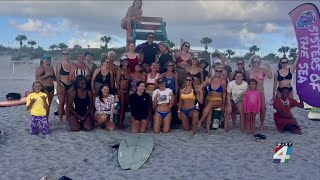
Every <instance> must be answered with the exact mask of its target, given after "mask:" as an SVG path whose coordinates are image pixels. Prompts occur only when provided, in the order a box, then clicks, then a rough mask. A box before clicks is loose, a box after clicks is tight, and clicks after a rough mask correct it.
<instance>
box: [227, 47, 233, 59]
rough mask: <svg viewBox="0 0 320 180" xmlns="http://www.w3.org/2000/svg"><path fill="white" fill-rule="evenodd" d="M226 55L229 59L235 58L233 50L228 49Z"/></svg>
mask: <svg viewBox="0 0 320 180" xmlns="http://www.w3.org/2000/svg"><path fill="white" fill-rule="evenodd" d="M226 53H227V54H228V58H230V57H231V56H233V55H234V53H235V52H234V51H232V50H231V49H227V50H226Z"/></svg>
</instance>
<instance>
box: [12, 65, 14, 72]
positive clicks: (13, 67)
mask: <svg viewBox="0 0 320 180" xmlns="http://www.w3.org/2000/svg"><path fill="white" fill-rule="evenodd" d="M12 74H13V75H14V62H13V63H12Z"/></svg>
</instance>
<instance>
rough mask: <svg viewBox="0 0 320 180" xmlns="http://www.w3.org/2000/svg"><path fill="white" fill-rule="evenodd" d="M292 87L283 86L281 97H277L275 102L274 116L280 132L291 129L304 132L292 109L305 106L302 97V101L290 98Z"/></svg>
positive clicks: (293, 131)
mask: <svg viewBox="0 0 320 180" xmlns="http://www.w3.org/2000/svg"><path fill="white" fill-rule="evenodd" d="M290 92H291V89H290V88H288V87H283V88H281V92H280V93H281V98H280V99H275V100H274V103H273V107H274V109H276V110H277V112H276V113H274V115H273V118H274V122H275V124H276V126H277V129H278V131H279V132H284V131H290V132H291V133H294V134H300V135H301V134H302V132H301V129H300V126H299V125H298V123H297V120H296V119H295V118H294V117H293V114H292V113H291V109H292V108H293V107H299V108H303V101H302V99H301V98H299V99H300V103H298V102H297V101H296V100H294V99H292V98H289V95H290Z"/></svg>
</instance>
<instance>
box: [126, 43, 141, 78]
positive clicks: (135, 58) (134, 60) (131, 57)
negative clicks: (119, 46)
mask: <svg viewBox="0 0 320 180" xmlns="http://www.w3.org/2000/svg"><path fill="white" fill-rule="evenodd" d="M135 49H136V45H135V44H134V43H133V42H131V43H130V45H129V51H128V52H127V53H126V56H127V58H128V61H129V67H128V68H129V70H130V72H131V73H133V72H134V71H135V66H136V65H137V64H141V63H142V62H141V60H140V56H139V54H138V53H136V52H135Z"/></svg>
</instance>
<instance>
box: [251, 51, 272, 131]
mask: <svg viewBox="0 0 320 180" xmlns="http://www.w3.org/2000/svg"><path fill="white" fill-rule="evenodd" d="M250 62H251V69H250V70H249V71H248V74H247V75H248V78H247V79H248V80H249V79H255V80H256V81H257V82H258V85H257V90H258V91H260V93H261V111H260V120H261V124H260V130H263V127H264V121H265V119H266V97H265V95H264V86H263V83H264V78H265V77H267V78H269V79H271V78H272V71H271V69H270V66H269V64H266V68H262V67H260V65H261V57H260V56H258V55H254V56H252V57H251V58H250Z"/></svg>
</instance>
